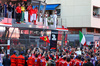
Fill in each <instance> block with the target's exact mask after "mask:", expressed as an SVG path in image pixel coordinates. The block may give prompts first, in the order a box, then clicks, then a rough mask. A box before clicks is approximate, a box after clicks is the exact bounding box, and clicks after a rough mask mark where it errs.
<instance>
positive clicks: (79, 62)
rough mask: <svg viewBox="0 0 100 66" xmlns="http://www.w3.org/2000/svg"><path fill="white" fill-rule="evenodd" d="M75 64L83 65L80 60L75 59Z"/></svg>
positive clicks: (77, 65)
mask: <svg viewBox="0 0 100 66" xmlns="http://www.w3.org/2000/svg"><path fill="white" fill-rule="evenodd" d="M75 66H83V62H82V61H80V60H77V61H76V63H75Z"/></svg>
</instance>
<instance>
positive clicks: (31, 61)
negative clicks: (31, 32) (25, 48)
mask: <svg viewBox="0 0 100 66" xmlns="http://www.w3.org/2000/svg"><path fill="white" fill-rule="evenodd" d="M33 64H34V63H33V58H32V56H31V57H29V58H28V61H27V65H28V66H33Z"/></svg>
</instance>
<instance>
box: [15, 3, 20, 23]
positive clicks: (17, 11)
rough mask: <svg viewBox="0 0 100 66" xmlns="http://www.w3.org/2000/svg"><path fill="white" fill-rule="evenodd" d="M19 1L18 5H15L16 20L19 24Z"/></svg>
mask: <svg viewBox="0 0 100 66" xmlns="http://www.w3.org/2000/svg"><path fill="white" fill-rule="evenodd" d="M20 6H21V5H20V3H19V4H18V6H17V7H16V22H17V23H19V24H20V20H21V7H20Z"/></svg>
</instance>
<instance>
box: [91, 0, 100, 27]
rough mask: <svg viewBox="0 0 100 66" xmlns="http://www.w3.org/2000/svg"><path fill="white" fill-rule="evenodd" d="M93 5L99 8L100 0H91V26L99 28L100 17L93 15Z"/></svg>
mask: <svg viewBox="0 0 100 66" xmlns="http://www.w3.org/2000/svg"><path fill="white" fill-rule="evenodd" d="M93 6H96V7H99V8H100V0H92V3H91V27H96V28H100V18H96V17H93ZM99 14H100V11H99Z"/></svg>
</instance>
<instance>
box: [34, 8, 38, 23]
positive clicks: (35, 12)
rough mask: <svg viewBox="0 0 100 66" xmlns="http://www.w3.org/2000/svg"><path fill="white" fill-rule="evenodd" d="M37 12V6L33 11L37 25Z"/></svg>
mask: <svg viewBox="0 0 100 66" xmlns="http://www.w3.org/2000/svg"><path fill="white" fill-rule="evenodd" d="M37 13H38V9H37V7H36V8H35V9H34V12H33V20H34V25H37V24H36V20H37Z"/></svg>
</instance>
